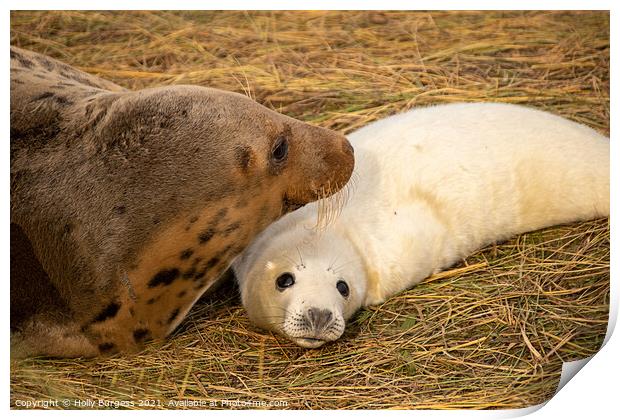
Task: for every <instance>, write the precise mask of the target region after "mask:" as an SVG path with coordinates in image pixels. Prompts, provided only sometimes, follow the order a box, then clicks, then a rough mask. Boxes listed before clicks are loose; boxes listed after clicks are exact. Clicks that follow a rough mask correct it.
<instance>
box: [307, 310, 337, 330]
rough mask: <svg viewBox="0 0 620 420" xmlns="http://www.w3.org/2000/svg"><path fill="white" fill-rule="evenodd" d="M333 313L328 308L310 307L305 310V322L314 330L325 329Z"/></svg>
mask: <svg viewBox="0 0 620 420" xmlns="http://www.w3.org/2000/svg"><path fill="white" fill-rule="evenodd" d="M333 318H334V315H333V314H332V311H330V310H329V309H319V308H310V309H308V311H307V312H306V319H307V324H309V326H310V328H312V329H314V331H315V332H320V331H322V330H324V329H326V328H327V327H328V326H329V325H330V324H331V321H332V319H333Z"/></svg>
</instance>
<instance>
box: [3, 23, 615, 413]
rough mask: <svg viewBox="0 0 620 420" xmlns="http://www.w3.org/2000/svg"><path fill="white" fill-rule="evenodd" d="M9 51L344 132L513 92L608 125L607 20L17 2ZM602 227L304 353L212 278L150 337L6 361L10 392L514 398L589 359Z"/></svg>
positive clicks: (579, 231)
mask: <svg viewBox="0 0 620 420" xmlns="http://www.w3.org/2000/svg"><path fill="white" fill-rule="evenodd" d="M11 31H12V32H11V41H12V43H13V44H17V45H19V46H22V47H25V48H30V49H33V50H36V51H39V52H43V53H47V54H49V55H51V56H53V57H56V58H59V59H62V60H64V61H66V62H68V63H70V64H73V65H76V66H77V67H79V68H81V69H83V70H86V71H89V72H93V73H96V74H99V75H101V76H103V77H106V78H108V79H111V80H113V81H115V82H117V83H119V84H121V85H123V86H126V87H130V88H134V89H138V88H142V87H147V86H155V85H165V84H173V83H191V84H200V85H206V86H213V87H218V88H223V89H228V90H234V91H238V92H245V93H246V94H248V95H250V96H252V97H254V98H255V99H256V100H258V101H259V102H261V103H263V104H265V105H267V106H269V107H272V108H274V109H276V110H279V111H281V112H283V113H286V114H288V115H291V116H293V117H296V118H300V119H303V120H306V121H311V122H314V123H316V124H319V125H321V126H324V127H330V128H333V129H337V130H341V131H343V132H349V131H351V130H353V129H355V128H356V127H360V126H362V125H364V124H367V123H368V122H370V121H372V120H374V119H377V118H380V117H382V116H385V115H388V114H391V113H394V112H397V111H399V110H403V109H407V108H410V107H413V106H418V105H425V104H431V103H440V102H456V101H502V102H511V103H522V104H527V105H532V106H536V107H538V108H542V109H546V110H550V111H553V112H555V113H558V114H561V115H563V116H566V117H568V118H571V119H573V120H576V121H579V122H583V123H586V124H588V125H590V126H592V127H594V128H596V129H598V130H600V131H601V132H603V133H605V134H607V135H608V134H609V15H608V13H604V12H595V13H565V12H527V13H521V12H482V13H481V12H433V13H425V12H412V13H408V12H394V13H377V12H370V13H368V12H347V13H342V12H275V13H272V12H260V13H257V12H252V13H245V12H237V13H234V12H226V13H222V12H207V13H196V12H175V13H173V12H136V13H129V12H120V13H108V12H87V13H86V12H52V13H50V12H14V13H12V15H11ZM608 296H609V226H608V223H607V221H606V220H599V221H593V222H587V223H580V224H574V225H570V226H563V227H556V228H551V229H547V230H544V231H539V232H534V233H529V234H526V235H522V236H520V237H518V238H515V239H513V240H510V241H508V242H506V243H503V244H499V245H496V246H492V247H488V248H486V249H485V250H483V251H481V252H479V253H477V254H475V255H473V256H472V257H470V258H468V259H467V261H466V262H464V263H463V264H462V265H461V266H459V267H457V269H456V270H453V271H449V272H447V273H442V274H441V275H439V276H437V277H436V278H434V279H430V280H429V281H427V282H425V283H423V284H421V285H419V286H416V287H415V288H413V289H412V290H409V291H405V292H403V293H401V294H400V295H398V296H396V297H394V298H392V299H390V300H388V301H387V302H386V303H384V304H382V305H380V306H378V307H373V308H368V309H365V310H362V311H361V312H360V313H359V314H357V316H356V317H355V318H354V320H353V322H352V323H351V325H350V326H349V328H348V330H347V332H346V334H345V336H344V337H343V338H342V339H341V340H339V341H338V342H336V343H334V344H331V345H328V346H326V347H324V348H321V349H317V350H310V351H306V350H302V349H300V348H298V347H296V346H295V345H293V344H290V343H288V342H286V341H285V340H283V339H281V338H279V337H274V336H272V335H270V334H265V333H263V332H261V331H259V330H257V329H255V328H253V327H252V326H251V325H250V324H249V323H248V320H247V318H246V316H245V313H244V311H243V309H242V308H241V307H240V302H239V298H238V294H237V291H236V289H235V287H234V286H233V285H231V284H226V285H225V286H223V288H221V289H220V290H219V291H218V292H216V293H215V294H212V295H209V296H207V297H205V298H203V299H202V300H201V301H200V302H199V303H198V304H197V305H196V307H195V308H194V309H193V310H192V312H191V313H190V316H189V317H188V318H187V319H186V320H185V321H184V322H183V324H182V325H181V327H180V328H179V330H178V331H177V332H176V333H175V334H174V336H173V337H172V338H171V339H170V340H169V341H168V342H166V343H165V344H163V345H158V344H153V345H151V346H150V347H149V348H147V349H146V350H145V351H143V352H141V353H140V354H137V355H131V356H125V357H120V356H119V357H114V358H109V359H101V360H44V359H30V360H24V361H13V362H11V405H12V406H15V403H16V401H17V400H43V399H58V400H62V399H70V400H71V401H73V400H87V399H99V398H101V399H107V400H109V401H134V402H137V401H138V400H141V399H142V400H144V399H146V400H159V401H160V402H161V403H162V404H163V406H167V404H168V402H169V401H179V400H184V399H188V400H194V401H205V402H209V401H213V402H218V401H220V400H223V399H227V400H239V401H241V402H246V403H247V402H250V401H262V402H264V403H267V404H268V403H269V402H270V401H276V402H280V403H286V404H287V406H288V407H289V408H402V407H406V408H435V409H447V408H517V407H525V406H530V405H533V404H537V403H540V402H542V401H544V400H546V399H548V398H550V396H551V395H553V393H554V391H555V388H556V386H557V383H558V380H559V375H560V368H561V364H562V362H563V361H567V360H574V359H579V358H584V357H587V356H589V355H591V354H592V353H593V352H595V351H596V350H597V349H598V348H599V347H600V345H601V343H602V340H603V337H604V335H605V331H606V326H607V317H608V303H609V299H608Z"/></svg>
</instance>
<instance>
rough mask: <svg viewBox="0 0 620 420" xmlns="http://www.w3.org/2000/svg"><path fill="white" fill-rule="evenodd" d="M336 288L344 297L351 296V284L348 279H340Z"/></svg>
mask: <svg viewBox="0 0 620 420" xmlns="http://www.w3.org/2000/svg"><path fill="white" fill-rule="evenodd" d="M336 289H338V291H339V292H340V294H341V295H342V297H349V285H348V284H347V282H346V281H344V280H338V283H336Z"/></svg>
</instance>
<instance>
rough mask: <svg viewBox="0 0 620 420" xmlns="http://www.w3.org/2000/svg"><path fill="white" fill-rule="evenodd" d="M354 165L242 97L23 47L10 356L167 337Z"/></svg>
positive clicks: (89, 352)
mask: <svg viewBox="0 0 620 420" xmlns="http://www.w3.org/2000/svg"><path fill="white" fill-rule="evenodd" d="M282 136H285V138H286V141H287V144H288V156H287V157H286V159H284V160H283V161H275V160H274V158H273V155H272V151H273V148H274V147H275V145H276V144H277V142H278V141H281V140H282ZM352 168H353V154H352V149H351V147H350V145H349V144H348V142H347V141H346V139H345V138H344V137H343V136H341V135H339V134H336V133H334V132H332V131H329V130H325V129H321V128H318V127H313V126H310V125H308V124H305V123H302V122H300V121H297V120H294V119H292V118H289V117H286V116H284V115H281V114H278V113H276V112H273V111H271V110H269V109H267V108H265V107H262V106H261V105H259V104H257V103H255V102H253V101H251V100H250V99H248V98H246V97H244V96H242V95H238V94H234V93H230V92H224V91H219V90H216V89H209V88H203V87H198V86H169V87H161V88H153V89H145V90H142V91H137V92H132V91H128V90H125V89H123V88H121V87H120V86H117V85H115V84H113V83H111V82H108V81H105V80H102V79H100V78H98V77H95V76H92V75H89V74H86V73H83V72H81V71H79V70H76V69H74V68H72V67H70V66H68V65H66V64H63V63H60V62H58V61H56V60H53V59H51V58H49V57H45V56H43V55H40V54H36V53H33V52H29V51H25V50H21V49H18V48H11V330H12V335H11V343H12V354H13V355H14V356H24V355H37V354H43V355H51V356H60V357H71V356H94V355H97V354H101V353H108V352H115V351H124V350H131V349H135V348H139V347H140V345H142V343H143V342H144V341H146V340H150V339H162V338H164V337H165V336H166V335H167V334H169V333H170V332H171V331H172V330H173V329H174V328H175V327H176V326H177V325H178V324H179V323H180V322H181V320H182V319H183V317H185V315H186V314H187V312H188V311H189V309H190V308H191V306H192V305H193V303H194V302H195V301H196V300H197V299H198V297H199V296H200V295H201V294H202V293H204V291H206V290H207V289H209V287H210V286H211V285H212V284H213V283H214V282H215V280H216V279H217V278H218V277H219V276H220V274H221V273H222V272H223V271H224V270H225V269H226V268H227V267H228V265H229V263H230V261H231V260H232V258H234V256H236V255H237V254H238V253H239V252H241V250H243V248H244V247H245V246H246V245H247V244H248V243H249V241H250V240H251V239H252V238H253V237H254V236H255V235H256V234H257V233H258V232H260V231H261V230H262V229H264V228H265V227H266V226H267V225H268V224H269V223H271V222H273V221H274V220H276V219H277V218H278V217H280V216H281V215H282V214H283V213H285V212H286V211H288V210H290V209H291V208H292V207H295V206H299V205H301V204H305V203H307V202H309V201H311V200H315V199H316V198H317V197H318V194H319V191H320V190H321V188H323V187H325V186H327V185H331V186H333V185H336V186H342V185H343V184H344V183H345V182H346V181H347V180H348V178H349V176H350V174H351V171H352ZM336 189H337V188H335V189H333V190H332V192H333V191H335V190H336Z"/></svg>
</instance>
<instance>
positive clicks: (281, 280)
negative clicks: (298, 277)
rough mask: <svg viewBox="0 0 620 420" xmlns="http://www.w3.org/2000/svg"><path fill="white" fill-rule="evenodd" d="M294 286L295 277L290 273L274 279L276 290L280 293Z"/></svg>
mask: <svg viewBox="0 0 620 420" xmlns="http://www.w3.org/2000/svg"><path fill="white" fill-rule="evenodd" d="M294 284H295V276H293V275H292V274H291V273H282V274H280V275H279V276H278V278H277V279H276V287H277V288H278V290H280V291H282V290H284V289H286V288H287V287H291V286H292V285H294Z"/></svg>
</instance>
